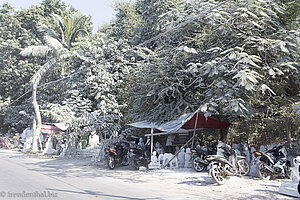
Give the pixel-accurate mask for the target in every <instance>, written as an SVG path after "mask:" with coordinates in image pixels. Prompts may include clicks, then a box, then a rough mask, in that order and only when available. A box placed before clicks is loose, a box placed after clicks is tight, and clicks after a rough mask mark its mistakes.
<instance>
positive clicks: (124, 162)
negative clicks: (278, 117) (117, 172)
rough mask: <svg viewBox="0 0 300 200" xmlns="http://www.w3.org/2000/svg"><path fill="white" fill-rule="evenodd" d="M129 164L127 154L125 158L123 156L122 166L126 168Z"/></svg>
mask: <svg viewBox="0 0 300 200" xmlns="http://www.w3.org/2000/svg"><path fill="white" fill-rule="evenodd" d="M129 163H130V159H129V155H128V154H127V155H126V156H124V158H123V161H122V165H123V166H128V165H129Z"/></svg>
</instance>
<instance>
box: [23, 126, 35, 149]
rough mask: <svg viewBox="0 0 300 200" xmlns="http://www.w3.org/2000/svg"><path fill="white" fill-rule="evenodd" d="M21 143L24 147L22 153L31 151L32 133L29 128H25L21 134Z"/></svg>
mask: <svg viewBox="0 0 300 200" xmlns="http://www.w3.org/2000/svg"><path fill="white" fill-rule="evenodd" d="M21 141H22V142H24V147H23V149H22V152H28V151H30V150H31V146H32V142H33V137H32V131H31V129H30V128H26V129H25V130H24V131H23V132H22V134H21Z"/></svg>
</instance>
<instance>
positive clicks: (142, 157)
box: [130, 145, 151, 169]
mask: <svg viewBox="0 0 300 200" xmlns="http://www.w3.org/2000/svg"><path fill="white" fill-rule="evenodd" d="M130 152H131V156H130V157H131V160H132V165H133V167H134V168H135V169H139V168H140V167H142V166H143V167H146V168H148V164H149V163H150V161H151V159H150V158H151V156H150V146H149V145H145V146H144V147H137V148H131V149H130Z"/></svg>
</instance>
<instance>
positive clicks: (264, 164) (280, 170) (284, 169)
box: [253, 145, 291, 179]
mask: <svg viewBox="0 0 300 200" xmlns="http://www.w3.org/2000/svg"><path fill="white" fill-rule="evenodd" d="M283 150H284V146H283V145H278V146H275V147H273V148H272V149H270V150H268V151H267V152H265V153H263V152H259V151H255V152H253V155H254V156H255V157H256V159H258V160H259V162H258V163H257V165H256V169H257V173H258V176H259V178H261V179H269V178H271V177H284V178H290V174H291V169H290V167H291V163H290V161H288V160H287V158H286V155H285V153H284V152H283Z"/></svg>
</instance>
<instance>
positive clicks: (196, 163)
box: [193, 157, 205, 172]
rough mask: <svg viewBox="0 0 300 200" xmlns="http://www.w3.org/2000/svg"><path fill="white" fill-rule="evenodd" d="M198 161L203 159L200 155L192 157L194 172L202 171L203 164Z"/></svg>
mask: <svg viewBox="0 0 300 200" xmlns="http://www.w3.org/2000/svg"><path fill="white" fill-rule="evenodd" d="M200 161H203V159H202V158H200V157H196V158H194V159H193V169H194V170H195V171H196V172H202V171H203V170H204V169H205V166H204V164H202V163H200Z"/></svg>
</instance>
